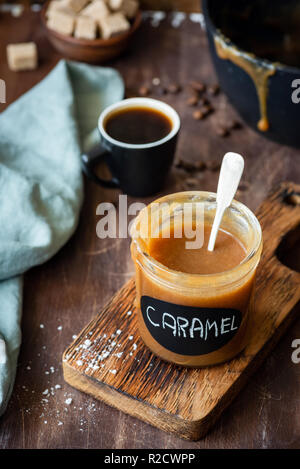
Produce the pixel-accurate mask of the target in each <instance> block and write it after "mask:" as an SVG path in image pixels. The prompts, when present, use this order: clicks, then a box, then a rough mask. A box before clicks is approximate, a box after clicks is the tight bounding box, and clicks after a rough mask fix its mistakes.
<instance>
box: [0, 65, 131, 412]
mask: <svg viewBox="0 0 300 469" xmlns="http://www.w3.org/2000/svg"><path fill="white" fill-rule="evenodd" d="M123 96H124V84H123V80H122V78H121V77H120V75H119V74H118V72H116V71H115V70H113V69H111V68H103V67H93V66H89V65H86V64H80V63H74V62H66V61H60V62H59V63H58V65H57V66H56V67H55V68H54V69H53V70H52V71H51V72H50V73H49V75H48V76H47V77H46V78H45V79H44V80H43V81H42V82H41V83H39V84H38V85H36V86H35V87H34V88H32V89H31V90H30V91H29V92H28V93H26V94H24V95H23V96H22V97H21V98H20V99H18V100H17V101H16V102H14V103H13V104H12V105H11V106H9V107H8V108H7V109H6V110H5V111H4V112H2V113H1V114H0V415H1V414H2V413H3V412H4V411H5V408H6V405H7V402H8V399H9V397H10V394H11V391H12V388H13V383H14V378H15V372H16V365H17V358H18V352H19V348H20V342H21V333H20V318H21V311H22V274H23V273H24V272H25V271H26V270H28V269H30V268H31V267H32V266H34V265H37V264H41V263H43V262H45V261H47V260H48V259H49V258H50V257H51V256H53V255H54V254H55V253H56V252H57V251H58V250H59V249H60V248H61V247H62V246H63V245H64V244H65V243H66V241H67V240H68V239H69V238H70V236H71V235H72V234H73V232H74V230H75V228H76V226H77V223H78V217H79V211H80V207H81V203H82V197H83V190H82V176H81V166H80V154H81V149H82V147H83V146H84V142H85V141H89V140H90V142H93V139H94V136H95V132H93V130H94V129H95V127H96V126H97V120H98V116H99V114H100V112H101V110H102V109H104V108H105V107H106V106H108V105H110V104H112V103H114V102H116V101H119V100H120V99H122V98H123ZM91 136H92V137H91ZM85 149H86V148H85Z"/></svg>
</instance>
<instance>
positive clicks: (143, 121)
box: [82, 98, 180, 197]
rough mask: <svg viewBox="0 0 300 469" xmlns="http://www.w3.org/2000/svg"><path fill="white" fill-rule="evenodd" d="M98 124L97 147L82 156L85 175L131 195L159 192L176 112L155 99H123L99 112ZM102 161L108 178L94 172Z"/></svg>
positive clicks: (172, 140) (171, 154) (168, 165)
mask: <svg viewBox="0 0 300 469" xmlns="http://www.w3.org/2000/svg"><path fill="white" fill-rule="evenodd" d="M98 127H99V132H100V144H99V146H97V147H95V148H93V149H92V150H91V151H90V152H88V153H85V154H83V155H82V166H83V170H84V172H85V173H86V174H87V176H89V177H90V178H91V179H92V180H93V181H94V182H96V183H97V184H100V185H102V186H104V187H111V188H114V187H115V188H120V189H121V190H122V191H123V192H124V193H125V194H128V195H131V196H136V197H146V196H149V195H152V194H155V193H157V192H159V191H161V190H162V188H163V186H164V183H165V179H166V176H167V174H168V172H169V170H170V168H171V166H172V162H173V159H174V155H175V149H176V141H177V136H178V132H179V128H180V119H179V116H178V114H177V112H176V111H175V110H174V109H173V108H172V107H171V106H169V105H168V104H166V103H164V102H162V101H158V100H156V99H151V98H130V99H124V100H123V101H119V102H118V103H115V104H113V105H111V106H109V107H108V108H106V109H105V110H104V111H103V112H102V113H101V114H100V117H99V121H98ZM101 161H105V163H106V164H107V166H108V167H109V169H110V172H111V174H112V178H111V179H109V180H107V179H103V178H101V177H99V174H98V171H97V172H96V166H97V165H98V164H99V163H100V162H101Z"/></svg>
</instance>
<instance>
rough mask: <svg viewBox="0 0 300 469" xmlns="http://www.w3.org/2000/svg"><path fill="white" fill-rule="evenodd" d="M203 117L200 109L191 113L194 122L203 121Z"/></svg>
mask: <svg viewBox="0 0 300 469" xmlns="http://www.w3.org/2000/svg"><path fill="white" fill-rule="evenodd" d="M204 117H205V114H204V113H203V112H202V111H201V110H200V109H197V110H196V111H194V112H193V118H194V119H195V120H196V121H199V120H201V119H203V118H204Z"/></svg>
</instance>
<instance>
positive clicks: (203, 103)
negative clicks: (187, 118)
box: [199, 97, 210, 106]
mask: <svg viewBox="0 0 300 469" xmlns="http://www.w3.org/2000/svg"><path fill="white" fill-rule="evenodd" d="M199 104H200V105H201V106H210V102H209V101H208V99H207V98H204V97H201V98H200V99H199Z"/></svg>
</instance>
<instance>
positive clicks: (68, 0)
mask: <svg viewBox="0 0 300 469" xmlns="http://www.w3.org/2000/svg"><path fill="white" fill-rule="evenodd" d="M63 2H64V5H65V6H66V7H68V8H70V9H71V10H73V11H74V12H75V13H79V12H80V11H81V10H82V9H83V8H84V7H85V6H86V5H87V3H89V0H63Z"/></svg>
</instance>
